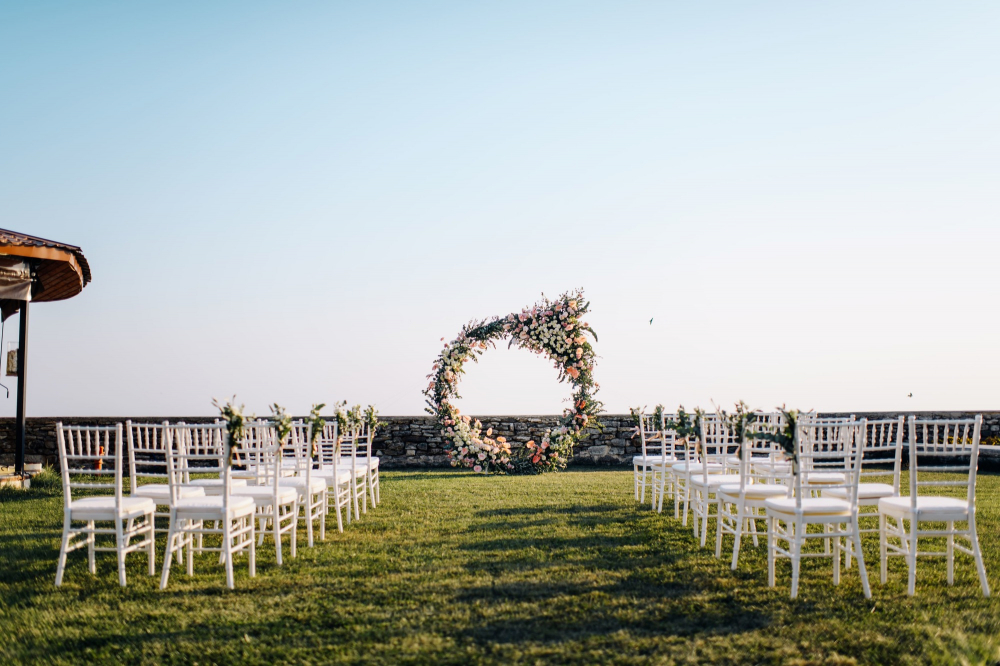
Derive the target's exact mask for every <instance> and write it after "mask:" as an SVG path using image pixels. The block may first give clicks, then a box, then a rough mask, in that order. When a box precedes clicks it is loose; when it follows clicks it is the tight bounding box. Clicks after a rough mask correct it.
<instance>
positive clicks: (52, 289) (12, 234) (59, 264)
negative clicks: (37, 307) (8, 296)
mask: <svg viewBox="0 0 1000 666" xmlns="http://www.w3.org/2000/svg"><path fill="white" fill-rule="evenodd" d="M0 255H13V256H18V257H25V258H26V259H33V260H35V262H34V263H35V265H36V267H37V269H36V279H37V281H38V282H39V283H40V285H41V290H40V291H39V292H38V293H37V294H36V295H33V296H32V298H31V300H32V301H34V302H41V301H61V300H64V299H67V298H72V297H73V296H76V295H77V294H79V293H80V292H81V291H83V288H84V287H85V286H87V283H88V282H90V264H88V263H87V258H86V257H84V256H83V251H82V250H81V249H80V248H78V247H77V246H75V245H67V244H66V243H57V242H56V241H50V240H48V239H45V238H38V237H37V236H29V235H28V234H22V233H19V232H17V231H8V230H7V229H0ZM4 305H5V306H8V304H6V303H5V304H4ZM8 307H9V306H8ZM8 307H4V310H7V309H8Z"/></svg>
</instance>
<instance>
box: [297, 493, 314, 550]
mask: <svg viewBox="0 0 1000 666" xmlns="http://www.w3.org/2000/svg"><path fill="white" fill-rule="evenodd" d="M311 492H312V491H310V490H306V492H305V502H304V503H303V505H302V513H303V514H305V517H306V543H308V544H309V547H310V548H312V547H313V515H312V495H311ZM296 513H297V512H296ZM295 522H296V523H298V522H299V517H298V515H296V516H295Z"/></svg>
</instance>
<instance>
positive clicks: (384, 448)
mask: <svg viewBox="0 0 1000 666" xmlns="http://www.w3.org/2000/svg"><path fill="white" fill-rule="evenodd" d="M977 413H981V414H982V415H983V432H982V438H983V444H994V445H995V444H1000V412H918V413H917V414H918V415H919V416H921V417H937V418H967V417H970V416H974V415H975V414H977ZM846 415H847V414H830V416H846ZM898 415H899V414H898V413H895V412H894V413H884V412H883V413H876V412H855V416H857V417H858V418H861V417H866V418H869V419H874V418H892V417H896V416H898ZM479 418H480V420H481V421H482V422H483V427H484V429H485V428H493V434H494V435H495V436H496V435H502V436H504V437H506V438H507V440H508V441H509V442H511V444H512V445H513V447H514V448H515V450H517V449H519V448H523V446H524V444H525V443H526V442H527V441H529V440H532V439H533V440H535V441H540V439H541V436H542V434H543V433H544V432H545V431H546V430H548V429H549V428H552V427H555V426H556V425H557V424H558V422H559V417H558V416H482V417H479ZM125 420H126V419H125V418H113V417H96V418H76V417H73V418H63V419H59V418H32V419H28V432H27V452H26V460H27V461H28V462H42V463H45V464H47V465H54V466H55V465H57V464H58V453H57V451H56V423H57V422H58V421H62V422H63V423H65V424H66V425H77V424H87V425H114V424H116V423H124V422H125ZM131 420H132V421H133V422H134V423H162V422H163V421H169V422H171V423H176V422H178V421H184V422H186V423H212V422H213V421H214V420H215V419H214V418H211V417H208V418H206V417H190V416H189V417H168V418H164V417H157V418H136V417H133V418H132V419H131ZM382 420H383V421H385V423H386V425H385V427H383V428H380V429H379V431H378V433H377V435H376V437H375V446H374V448H375V451H376V453H377V455H378V456H379V457H380V458H381V464H382V466H384V467H388V468H392V467H396V468H400V467H445V466H447V465H448V458H447V455H446V454H445V452H444V449H443V444H444V440H443V438H442V436H441V431H440V430H439V429H438V428H437V425H436V423H435V421H434V419H433V418H431V417H429V416H389V417H383V419H382ZM600 422H601V425H602V426H603V430H600V429H597V428H591V429H589V430H588V434H589V437H588V438H587V439H586V440H584V441H583V442H582V444H581V445H580V446H579V447H578V448H577V450H576V451H575V453H574V455H573V459H572V460H571V462H570V464H571V465H631V462H632V456H634V455H637V454H638V453H639V452H640V451H639V446H640V445H639V439H638V438H637V437H636V438H633V437H632V434H633V426H632V419H631V418H630V417H629V416H628V415H625V414H605V415H603V416H601V418H600ZM13 459H14V420H13V419H10V418H7V419H0V464H3V465H10V464H12V463H13ZM981 459H982V460H983V462H985V463H990V465H989V466H991V467H992V466H993V465H994V464H995V462H996V461H1000V454H998V453H997V452H995V451H984V452H983V454H982V457H981Z"/></svg>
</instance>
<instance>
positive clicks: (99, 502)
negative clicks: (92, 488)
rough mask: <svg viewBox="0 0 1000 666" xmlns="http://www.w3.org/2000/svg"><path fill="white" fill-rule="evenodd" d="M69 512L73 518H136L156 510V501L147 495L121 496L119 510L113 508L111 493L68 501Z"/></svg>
mask: <svg viewBox="0 0 1000 666" xmlns="http://www.w3.org/2000/svg"><path fill="white" fill-rule="evenodd" d="M69 510H70V514H71V515H72V516H73V519H74V520H114V519H115V518H116V517H117V518H137V517H139V516H141V515H143V514H147V513H153V512H155V511H156V502H154V501H153V500H151V499H149V498H148V497H129V496H125V497H122V504H121V511H120V512H116V510H115V498H114V496H113V495H109V496H104V497H81V498H80V499H75V500H73V501H72V502H70V505H69Z"/></svg>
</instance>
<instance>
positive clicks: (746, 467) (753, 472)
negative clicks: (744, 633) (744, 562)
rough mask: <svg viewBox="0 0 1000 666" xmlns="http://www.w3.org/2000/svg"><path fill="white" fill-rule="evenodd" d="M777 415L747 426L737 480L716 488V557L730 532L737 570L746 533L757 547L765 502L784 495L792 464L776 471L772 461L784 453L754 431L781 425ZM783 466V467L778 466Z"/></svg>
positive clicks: (786, 494)
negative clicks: (758, 527) (723, 536)
mask: <svg viewBox="0 0 1000 666" xmlns="http://www.w3.org/2000/svg"><path fill="white" fill-rule="evenodd" d="M778 417H780V415H773V414H759V415H758V416H757V420H756V421H755V422H753V423H750V424H748V425H747V433H746V434H747V437H746V438H745V439H744V440H743V443H742V445H741V447H740V453H739V456H738V457H739V460H740V467H739V469H738V474H739V475H738V477H737V478H738V479H739V482H738V483H725V484H723V485H721V486H719V488H718V490H717V491H716V492H717V494H718V498H719V518H718V522H717V524H716V535H715V556H716V557H721V556H722V535H723V534H732V535H733V558H732V563H731V565H730V567H731V568H732V570H733V571H736V567H737V565H738V563H739V558H740V547H741V543H742V539H743V535H744V534H745V533H749V534H750V535H751V537H752V538H753V545H754V547H756V546H758V545H759V543H758V539H757V522H758V521H765V526H764V529H765V531H766V529H767V527H766V516H765V515H764V503H765V502H766V501H767V500H768V499H769V498H772V497H787V496H788V486H787V485H786V484H787V482H788V479H787V477H788V476H789V475H790V474H791V467H790V466H784V467H783V469H785V470H786V471H784V472H781V471H779V472H775V464H774V463H775V462H778V461H782V462H784V461H783V458H784V456H783V455H782V454H781V453H780V451H779V450H778V449H777V447H776V446H775V445H774V444H773V443H772V442H769V441H767V440H764V439H759V438H755V437H753V435H754V434H756V433H759V432H764V431H767V430H775V429H778V428H780V427H781V422H780V418H778ZM779 469H782V468H779Z"/></svg>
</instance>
